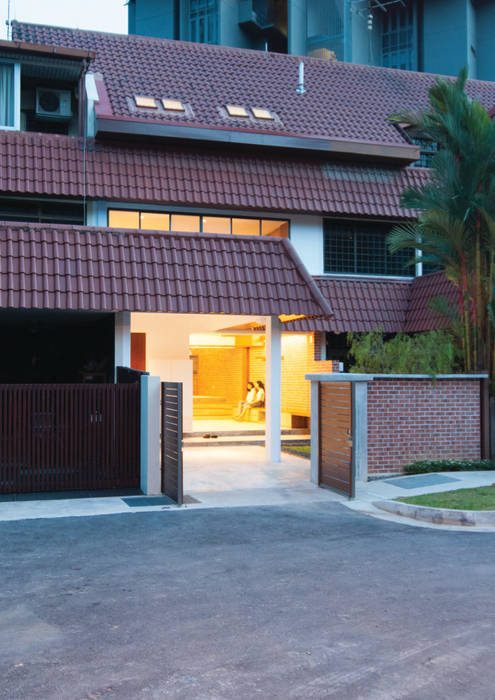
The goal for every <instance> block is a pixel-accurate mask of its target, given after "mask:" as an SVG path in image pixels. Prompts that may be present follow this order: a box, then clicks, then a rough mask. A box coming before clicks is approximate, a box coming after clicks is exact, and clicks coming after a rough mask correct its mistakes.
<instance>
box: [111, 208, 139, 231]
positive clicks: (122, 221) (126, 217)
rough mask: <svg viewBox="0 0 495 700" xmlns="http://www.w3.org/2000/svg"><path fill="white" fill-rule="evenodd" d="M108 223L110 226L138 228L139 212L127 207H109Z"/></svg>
mask: <svg viewBox="0 0 495 700" xmlns="http://www.w3.org/2000/svg"><path fill="white" fill-rule="evenodd" d="M108 225H109V226H110V228H139V212H138V211H128V210H127V209H109V210H108Z"/></svg>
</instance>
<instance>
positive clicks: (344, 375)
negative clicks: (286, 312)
mask: <svg viewBox="0 0 495 700" xmlns="http://www.w3.org/2000/svg"><path fill="white" fill-rule="evenodd" d="M305 379H308V380H309V381H312V382H371V381H372V380H373V379H429V380H430V381H433V380H435V381H437V380H442V379H488V374H437V375H436V376H435V377H432V376H430V375H429V374H357V373H352V372H326V373H324V374H323V373H322V374H306V376H305Z"/></svg>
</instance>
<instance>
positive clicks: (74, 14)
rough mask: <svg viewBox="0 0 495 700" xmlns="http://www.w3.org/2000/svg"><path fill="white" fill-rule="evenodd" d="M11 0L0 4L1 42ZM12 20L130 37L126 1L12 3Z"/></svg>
mask: <svg viewBox="0 0 495 700" xmlns="http://www.w3.org/2000/svg"><path fill="white" fill-rule="evenodd" d="M8 4H9V3H8V0H0V39H6V38H7V27H6V25H5V21H6V19H7V16H8ZM10 16H11V18H12V19H18V20H19V21H22V22H34V23H36V24H55V25H58V26H61V27H77V28H79V29H97V30H100V31H102V32H117V33H119V34H126V33H127V7H126V6H125V0H79V1H77V0H10Z"/></svg>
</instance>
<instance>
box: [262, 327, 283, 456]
mask: <svg viewBox="0 0 495 700" xmlns="http://www.w3.org/2000/svg"><path fill="white" fill-rule="evenodd" d="M265 324H266V400H265V407H266V438H265V445H266V447H265V455H266V461H267V462H268V463H270V462H280V460H281V456H280V414H281V411H282V390H281V379H282V377H281V373H282V342H281V341H282V324H281V323H280V320H279V318H278V316H267V317H266V319H265Z"/></svg>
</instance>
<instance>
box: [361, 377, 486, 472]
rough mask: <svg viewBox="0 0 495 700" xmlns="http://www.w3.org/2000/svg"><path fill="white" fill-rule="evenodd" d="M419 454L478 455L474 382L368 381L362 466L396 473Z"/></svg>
mask: <svg viewBox="0 0 495 700" xmlns="http://www.w3.org/2000/svg"><path fill="white" fill-rule="evenodd" d="M420 459H480V383H479V381H476V380H469V379H454V380H450V379H439V380H437V381H436V382H433V380H429V379H424V380H423V379H420V380H411V379H375V380H373V381H371V382H369V383H368V472H369V473H370V474H380V473H387V474H390V473H395V472H397V473H400V472H402V469H403V467H404V466H405V465H406V464H410V463H411V462H415V461H417V460H420Z"/></svg>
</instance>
